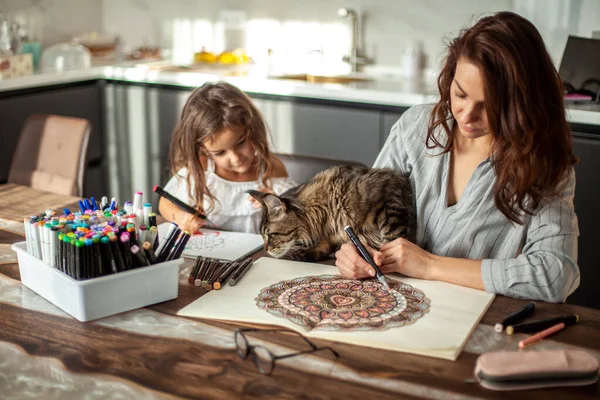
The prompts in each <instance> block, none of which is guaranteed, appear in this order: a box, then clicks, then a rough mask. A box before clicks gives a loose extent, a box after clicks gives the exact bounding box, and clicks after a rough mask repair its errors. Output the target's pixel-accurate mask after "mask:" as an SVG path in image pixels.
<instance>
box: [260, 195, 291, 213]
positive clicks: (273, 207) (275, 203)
mask: <svg viewBox="0 0 600 400" xmlns="http://www.w3.org/2000/svg"><path fill="white" fill-rule="evenodd" d="M264 204H265V206H266V207H267V210H269V214H271V215H277V214H281V213H284V212H285V210H286V206H285V203H284V202H283V201H281V199H280V198H279V197H277V196H275V195H274V194H267V195H266V196H265V198H264Z"/></svg>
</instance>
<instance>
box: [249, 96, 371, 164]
mask: <svg viewBox="0 0 600 400" xmlns="http://www.w3.org/2000/svg"><path fill="white" fill-rule="evenodd" d="M253 101H254V103H255V104H256V106H257V107H258V109H259V110H260V111H261V112H262V114H263V116H264V117H265V121H266V122H267V125H268V126H269V128H270V131H271V136H272V139H273V145H274V148H275V150H276V151H278V152H282V153H291V154H304V155H311V156H319V157H330V158H337V159H340V160H353V161H360V162H362V163H364V164H365V165H369V166H370V165H372V164H373V162H374V161H375V158H376V157H377V154H378V153H379V150H380V120H381V112H380V111H378V110H372V109H361V108H359V107H356V106H354V105H352V106H343V105H338V104H323V103H322V102H319V103H316V104H310V103H309V102H307V101H302V102H299V101H296V100H295V99H293V100H288V99H286V98H281V99H265V98H254V99H253Z"/></svg>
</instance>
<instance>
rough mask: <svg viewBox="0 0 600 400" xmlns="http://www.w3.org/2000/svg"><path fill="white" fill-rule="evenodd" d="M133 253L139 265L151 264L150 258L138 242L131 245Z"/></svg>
mask: <svg viewBox="0 0 600 400" xmlns="http://www.w3.org/2000/svg"><path fill="white" fill-rule="evenodd" d="M131 253H132V254H133V255H134V256H135V258H136V260H137V263H138V266H140V267H145V266H146V265H150V263H149V262H148V259H147V258H146V256H145V255H144V253H143V252H142V249H140V248H139V247H138V245H137V244H134V245H133V246H131Z"/></svg>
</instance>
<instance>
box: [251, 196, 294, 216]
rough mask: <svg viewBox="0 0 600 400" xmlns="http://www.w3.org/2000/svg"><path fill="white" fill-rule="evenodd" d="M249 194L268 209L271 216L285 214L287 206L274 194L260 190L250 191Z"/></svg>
mask: <svg viewBox="0 0 600 400" xmlns="http://www.w3.org/2000/svg"><path fill="white" fill-rule="evenodd" d="M248 194H249V195H250V196H252V197H254V198H255V199H256V200H257V201H258V202H260V204H261V205H262V206H263V207H266V208H267V210H268V211H269V214H271V215H277V214H279V213H281V212H285V210H286V205H285V203H284V202H283V201H281V199H280V198H279V197H277V196H275V195H274V194H271V193H266V192H261V191H260V190H248Z"/></svg>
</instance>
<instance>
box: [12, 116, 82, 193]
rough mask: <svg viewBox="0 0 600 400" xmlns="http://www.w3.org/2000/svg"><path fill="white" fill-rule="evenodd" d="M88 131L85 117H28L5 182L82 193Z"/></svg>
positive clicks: (62, 191)
mask: <svg viewBox="0 0 600 400" xmlns="http://www.w3.org/2000/svg"><path fill="white" fill-rule="evenodd" d="M90 134H91V124H90V123H89V121H88V120H86V119H81V118H72V117H63V116H60V115H42V114H34V115H31V116H29V117H28V118H27V120H26V121H25V124H24V125H23V129H22V130H21V134H20V137H19V141H18V144H17V149H16V151H15V154H14V155H13V158H12V163H11V166H10V171H9V175H8V182H9V183H16V184H19V185H25V186H30V187H32V188H34V189H38V190H43V191H47V192H53V193H57V194H65V195H72V196H82V195H83V176H84V172H85V162H86V156H87V150H88V143H89V139H90Z"/></svg>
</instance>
